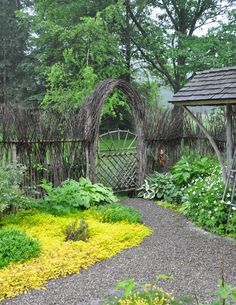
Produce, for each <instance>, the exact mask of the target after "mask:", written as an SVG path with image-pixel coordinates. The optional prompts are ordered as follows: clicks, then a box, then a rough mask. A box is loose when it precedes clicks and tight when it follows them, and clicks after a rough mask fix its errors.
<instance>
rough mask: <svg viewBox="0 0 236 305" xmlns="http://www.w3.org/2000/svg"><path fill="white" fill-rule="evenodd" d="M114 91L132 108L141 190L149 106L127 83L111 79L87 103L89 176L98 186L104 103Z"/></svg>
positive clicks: (84, 118) (83, 111) (84, 119)
mask: <svg viewBox="0 0 236 305" xmlns="http://www.w3.org/2000/svg"><path fill="white" fill-rule="evenodd" d="M114 89H119V90H121V91H122V92H123V93H124V94H125V96H126V97H127V101H128V103H129V105H130V107H131V110H132V114H133V118H134V122H135V126H136V133H137V179H136V182H137V186H140V185H141V184H142V183H143V181H144V176H145V172H146V144H145V127H146V120H145V104H144V100H143V99H142V98H141V96H140V95H139V94H138V92H137V91H136V90H135V89H134V88H133V87H132V86H131V85H130V84H129V83H128V82H126V81H125V80H122V79H107V80H104V81H102V82H101V83H99V84H98V85H97V86H96V88H95V90H94V92H93V93H92V94H91V95H90V96H89V97H88V98H87V99H86V101H85V103H84V105H83V107H82V109H81V117H82V120H81V128H83V132H84V139H85V155H86V176H87V177H88V178H90V179H91V181H93V182H96V174H95V172H96V171H95V167H96V150H97V143H98V138H99V125H100V117H101V112H102V108H103V106H104V103H105V101H106V99H107V97H109V95H110V94H111V93H112V91H113V90H114Z"/></svg>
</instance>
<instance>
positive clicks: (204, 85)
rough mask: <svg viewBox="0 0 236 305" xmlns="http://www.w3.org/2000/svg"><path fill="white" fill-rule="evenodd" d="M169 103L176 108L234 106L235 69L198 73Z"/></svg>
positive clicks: (235, 89) (235, 92) (235, 93)
mask: <svg viewBox="0 0 236 305" xmlns="http://www.w3.org/2000/svg"><path fill="white" fill-rule="evenodd" d="M170 103H173V104H175V105H177V106H199V105H227V104H236V67H230V68H222V69H212V70H207V71H202V72H198V73H197V74H196V75H195V76H194V77H193V79H192V80H191V81H190V82H189V83H188V84H187V85H185V86H184V87H183V88H182V89H181V90H180V91H179V92H177V93H176V94H175V95H174V96H173V98H172V100H171V101H170Z"/></svg>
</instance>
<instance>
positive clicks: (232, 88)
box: [170, 67, 236, 181]
mask: <svg viewBox="0 0 236 305" xmlns="http://www.w3.org/2000/svg"><path fill="white" fill-rule="evenodd" d="M170 102H171V103H173V104H174V105H176V106H180V107H183V108H184V110H185V111H186V112H187V113H188V115H189V116H190V117H191V118H192V119H193V120H194V121H195V122H196V123H197V125H198V126H199V128H200V129H201V130H202V131H203V133H204V134H205V136H206V137H207V138H208V139H209V141H210V143H211V145H212V147H213V148H214V151H215V153H216V155H217V158H218V160H219V163H220V166H221V170H222V176H223V180H224V181H226V176H227V172H228V171H229V170H230V167H231V165H232V161H233V160H232V159H233V147H234V141H233V119H234V116H235V108H234V105H235V104H236V67H229V68H221V69H211V70H207V71H202V72H198V73H197V74H196V75H195V76H194V77H193V79H192V80H191V81H190V82H189V83H188V84H186V85H185V86H184V87H183V88H182V89H181V90H180V91H179V92H177V93H176V94H175V95H174V96H173V99H172V100H171V101H170ZM188 106H226V139H227V143H226V159H227V170H226V168H225V166H224V155H223V154H222V152H221V151H220V149H219V147H218V146H217V143H216V141H215V140H214V138H213V137H212V135H211V134H210V132H209V131H208V130H207V129H206V128H205V127H204V125H203V124H202V123H201V122H200V121H199V120H198V118H197V117H196V116H195V115H194V114H193V112H192V111H191V110H190V109H189V108H188Z"/></svg>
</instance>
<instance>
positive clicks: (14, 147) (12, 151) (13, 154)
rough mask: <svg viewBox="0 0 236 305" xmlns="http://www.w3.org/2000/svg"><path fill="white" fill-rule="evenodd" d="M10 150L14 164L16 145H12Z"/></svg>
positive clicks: (15, 160)
mask: <svg viewBox="0 0 236 305" xmlns="http://www.w3.org/2000/svg"><path fill="white" fill-rule="evenodd" d="M11 149H12V150H11V157H12V162H13V163H15V162H17V153H16V144H12V148H11Z"/></svg>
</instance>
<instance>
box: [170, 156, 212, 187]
mask: <svg viewBox="0 0 236 305" xmlns="http://www.w3.org/2000/svg"><path fill="white" fill-rule="evenodd" d="M216 164H217V162H216V161H215V160H214V159H210V158H208V157H204V158H202V157H200V156H183V157H181V159H180V160H179V161H178V162H177V163H176V164H175V165H174V166H173V168H172V170H171V172H172V173H173V175H174V182H175V184H177V185H179V186H184V185H187V184H188V183H190V182H191V181H192V180H193V179H194V178H197V177H199V176H201V177H204V176H208V175H209V174H210V173H211V171H212V169H213V168H214V167H215V165H216Z"/></svg>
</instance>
